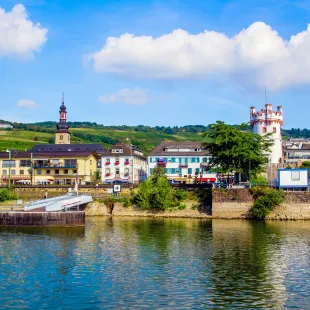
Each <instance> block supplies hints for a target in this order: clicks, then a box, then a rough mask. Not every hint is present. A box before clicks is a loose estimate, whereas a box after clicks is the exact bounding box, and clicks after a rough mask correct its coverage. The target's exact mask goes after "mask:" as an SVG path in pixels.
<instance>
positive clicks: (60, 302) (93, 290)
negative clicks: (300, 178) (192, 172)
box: [0, 217, 310, 309]
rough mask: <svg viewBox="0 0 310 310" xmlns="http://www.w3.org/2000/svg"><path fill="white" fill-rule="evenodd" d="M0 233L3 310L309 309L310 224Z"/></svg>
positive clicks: (140, 224) (152, 224) (210, 223)
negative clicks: (147, 309)
mask: <svg viewBox="0 0 310 310" xmlns="http://www.w3.org/2000/svg"><path fill="white" fill-rule="evenodd" d="M91 221H92V223H88V224H87V226H86V228H71V229H68V228H61V229H60V228H59V229H52V228H49V229H47V228H4V227H2V228H0V308H1V309H8V308H18V309H21V308H26V309H77V308H78V309H128V308H131V309H142V308H149V309H156V308H157V309H158V308H160V309H232V308H238V309H289V308H300V309H310V296H309V295H310V268H309V267H310V256H309V254H310V221H304V222H303V221H287V222H276V221H274V222H267V223H263V222H251V221H246V220H191V219H151V218H108V217H106V218H98V219H91Z"/></svg>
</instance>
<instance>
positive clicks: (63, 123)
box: [55, 95, 70, 144]
mask: <svg viewBox="0 0 310 310" xmlns="http://www.w3.org/2000/svg"><path fill="white" fill-rule="evenodd" d="M66 110H67V108H66V106H65V99H64V95H62V104H61V106H60V110H59V114H60V118H59V123H58V124H57V131H56V132H55V144H70V132H69V125H68V124H67V111H66Z"/></svg>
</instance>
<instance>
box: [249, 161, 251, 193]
mask: <svg viewBox="0 0 310 310" xmlns="http://www.w3.org/2000/svg"><path fill="white" fill-rule="evenodd" d="M249 183H250V188H251V159H250V160H249Z"/></svg>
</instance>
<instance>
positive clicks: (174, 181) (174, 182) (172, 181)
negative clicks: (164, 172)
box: [168, 179, 179, 184]
mask: <svg viewBox="0 0 310 310" xmlns="http://www.w3.org/2000/svg"><path fill="white" fill-rule="evenodd" d="M168 182H169V183H170V184H179V182H178V181H176V180H174V179H172V180H168Z"/></svg>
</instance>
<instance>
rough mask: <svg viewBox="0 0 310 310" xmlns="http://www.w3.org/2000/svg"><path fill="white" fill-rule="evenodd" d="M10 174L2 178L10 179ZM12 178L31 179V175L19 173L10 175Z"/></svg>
mask: <svg viewBox="0 0 310 310" xmlns="http://www.w3.org/2000/svg"><path fill="white" fill-rule="evenodd" d="M8 178H9V176H8V175H3V176H2V179H3V180H6V179H8ZM10 179H11V180H30V175H17V174H13V175H11V176H10Z"/></svg>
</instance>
